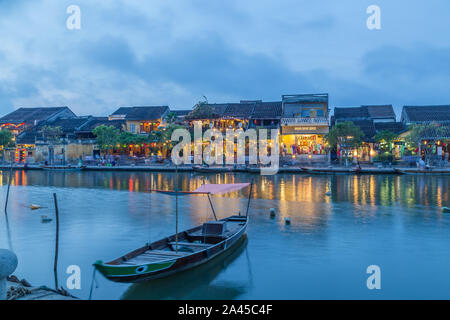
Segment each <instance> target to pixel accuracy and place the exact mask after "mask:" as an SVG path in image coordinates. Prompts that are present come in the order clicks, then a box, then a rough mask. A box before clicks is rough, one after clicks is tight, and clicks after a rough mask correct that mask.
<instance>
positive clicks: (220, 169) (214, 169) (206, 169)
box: [193, 166, 233, 173]
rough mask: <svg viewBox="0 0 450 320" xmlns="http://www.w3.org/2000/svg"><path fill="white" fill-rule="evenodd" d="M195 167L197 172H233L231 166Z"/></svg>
mask: <svg viewBox="0 0 450 320" xmlns="http://www.w3.org/2000/svg"><path fill="white" fill-rule="evenodd" d="M193 169H194V171H195V172H202V173H227V172H233V168H231V167H206V166H194V167H193Z"/></svg>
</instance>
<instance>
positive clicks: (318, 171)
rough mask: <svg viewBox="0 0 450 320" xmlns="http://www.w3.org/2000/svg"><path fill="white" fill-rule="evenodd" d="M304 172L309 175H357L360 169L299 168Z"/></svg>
mask: <svg viewBox="0 0 450 320" xmlns="http://www.w3.org/2000/svg"><path fill="white" fill-rule="evenodd" d="M301 169H302V170H303V171H304V172H306V173H310V174H359V173H361V169H359V168H356V169H340V168H329V169H323V168H301Z"/></svg>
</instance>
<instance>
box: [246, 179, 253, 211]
mask: <svg viewBox="0 0 450 320" xmlns="http://www.w3.org/2000/svg"><path fill="white" fill-rule="evenodd" d="M252 190H253V179H252V183H251V184H250V191H249V192H248V202H247V211H246V212H245V216H246V217H248V209H249V208H250V200H251V199H252Z"/></svg>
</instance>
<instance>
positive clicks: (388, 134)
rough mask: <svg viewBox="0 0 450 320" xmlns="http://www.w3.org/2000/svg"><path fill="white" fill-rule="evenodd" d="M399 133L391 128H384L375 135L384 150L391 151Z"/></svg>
mask: <svg viewBox="0 0 450 320" xmlns="http://www.w3.org/2000/svg"><path fill="white" fill-rule="evenodd" d="M397 137H398V135H397V134H395V133H394V132H392V131H389V130H382V131H380V132H378V133H377V135H376V136H375V141H376V142H378V143H379V144H380V145H381V149H382V150H383V151H390V150H391V144H392V142H394V140H395V139H397Z"/></svg>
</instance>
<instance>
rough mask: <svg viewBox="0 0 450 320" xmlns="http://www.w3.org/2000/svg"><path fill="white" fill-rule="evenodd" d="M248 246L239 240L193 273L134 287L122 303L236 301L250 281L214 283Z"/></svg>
mask: <svg viewBox="0 0 450 320" xmlns="http://www.w3.org/2000/svg"><path fill="white" fill-rule="evenodd" d="M247 242H248V240H247V237H244V238H242V239H241V240H240V241H239V242H238V243H236V247H235V248H232V251H231V252H224V253H223V254H222V255H220V256H218V257H217V258H215V259H213V260H211V261H209V262H208V263H206V264H204V265H201V266H199V267H196V268H194V269H192V270H188V271H185V272H181V273H179V274H175V275H173V276H171V277H168V278H164V279H157V280H153V281H151V282H148V283H138V284H134V285H132V286H130V288H129V289H128V290H127V291H126V292H125V293H124V294H123V296H122V299H125V300H138V299H141V300H146V299H152V300H166V299H170V300H176V299H183V300H192V299H204V298H205V297H210V299H216V300H232V299H236V298H238V297H239V296H240V295H242V294H244V293H245V292H246V291H247V289H248V286H249V283H251V281H250V280H249V281H248V282H247V283H239V282H236V281H233V280H232V279H230V280H228V281H221V282H219V283H214V280H215V279H216V278H217V276H218V275H219V274H220V273H222V272H224V271H225V270H226V269H227V267H228V266H230V265H231V264H232V263H233V262H234V261H235V260H236V259H237V258H238V257H239V256H240V255H241V254H242V253H243V252H244V250H245V249H246V248H247ZM249 270H250V269H249ZM249 277H251V275H249ZM250 279H251V278H250Z"/></svg>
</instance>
